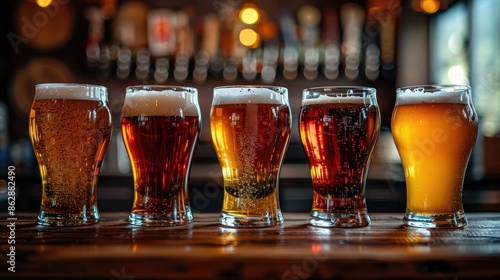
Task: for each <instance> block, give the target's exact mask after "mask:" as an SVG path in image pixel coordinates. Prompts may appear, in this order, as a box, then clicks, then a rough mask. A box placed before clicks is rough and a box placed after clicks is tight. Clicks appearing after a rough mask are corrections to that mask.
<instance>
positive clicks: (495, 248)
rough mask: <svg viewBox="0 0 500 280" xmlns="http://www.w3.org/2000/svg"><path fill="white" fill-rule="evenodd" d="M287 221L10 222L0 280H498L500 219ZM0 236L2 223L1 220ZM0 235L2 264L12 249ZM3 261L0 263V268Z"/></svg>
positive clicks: (120, 218)
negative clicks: (435, 223) (428, 224)
mask: <svg viewBox="0 0 500 280" xmlns="http://www.w3.org/2000/svg"><path fill="white" fill-rule="evenodd" d="M307 217H308V215H307V214H285V225H284V226H283V227H276V228H252V229H234V228H228V227H223V226H220V225H219V223H218V221H217V219H218V215H217V214H198V215H195V222H194V223H193V224H192V225H189V226H181V227H146V228H145V227H136V226H132V225H130V224H129V223H128V221H127V213H121V212H120V213H104V215H103V216H102V219H101V221H100V222H99V223H98V224H96V225H92V226H84V227H60V228H54V227H44V226H38V225H36V214H33V213H30V214H18V215H17V220H16V221H15V231H14V232H15V267H16V272H15V273H12V272H10V271H8V270H7V269H6V268H4V269H3V270H2V271H0V275H1V277H2V279H4V278H5V277H6V276H8V277H13V276H15V277H23V278H50V279H54V278H57V277H63V278H66V279H68V278H95V279H170V278H172V279H226V278H227V279H255V278H260V279H263V278H264V279H322V278H332V277H333V278H336V277H340V278H344V279H345V278H363V279H367V278H371V279H374V278H384V279H388V278H402V277H404V278H421V277H427V278H440V279H443V278H452V279H453V278H456V277H458V278H459V279H467V278H471V279H478V278H494V277H496V276H499V275H500V267H499V266H498V263H500V214H498V213H470V214H468V215H467V217H468V219H469V225H468V226H467V227H466V228H465V229H453V230H446V229H439V230H427V229H418V228H404V227H403V226H402V217H403V215H402V214H371V218H372V224H371V225H370V226H368V227H364V228H352V229H333V228H319V227H312V226H309V225H308V224H307ZM0 222H1V224H2V228H3V229H5V228H6V227H7V225H8V224H9V223H10V220H7V218H6V217H5V216H3V217H2V218H1V219H0ZM9 234H10V235H12V233H9V231H8V230H2V232H1V237H2V243H1V247H0V248H2V250H1V251H2V256H4V257H3V258H2V259H5V256H6V254H7V253H9V251H10V250H11V248H10V246H11V245H9V244H8V243H7V240H8V238H9ZM7 261H8V259H7Z"/></svg>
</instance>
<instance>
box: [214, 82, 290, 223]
mask: <svg viewBox="0 0 500 280" xmlns="http://www.w3.org/2000/svg"><path fill="white" fill-rule="evenodd" d="M290 116H291V111H290V106H289V102H288V91H287V89H286V88H282V87H273V86H226V87H218V88H215V89H214V96H213V101H212V109H211V115H210V131H211V134H212V141H213V144H214V148H215V152H216V154H217V157H218V159H219V163H220V165H221V168H222V175H223V180H224V201H223V206H222V213H221V216H220V222H221V224H223V225H226V226H233V227H265V226H277V225H281V224H282V223H283V216H282V214H281V210H280V207H279V201H278V179H279V178H278V177H279V173H280V168H281V164H282V162H283V158H284V156H285V152H286V150H287V148H288V142H289V141H290V127H291V118H290Z"/></svg>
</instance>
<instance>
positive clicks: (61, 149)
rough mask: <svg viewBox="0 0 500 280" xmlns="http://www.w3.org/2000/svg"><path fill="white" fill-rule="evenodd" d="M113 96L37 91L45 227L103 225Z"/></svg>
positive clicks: (94, 90) (36, 142)
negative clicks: (102, 175) (102, 187)
mask: <svg viewBox="0 0 500 280" xmlns="http://www.w3.org/2000/svg"><path fill="white" fill-rule="evenodd" d="M111 129H112V124H111V114H110V111H109V108H108V103H107V90H106V88H104V87H100V86H92V85H71V84H41V85H37V87H36V94H35V99H34V101H33V104H32V107H31V112H30V117H29V134H30V139H31V142H32V145H33V150H34V152H35V155H36V158H37V160H38V164H39V168H40V174H41V178H42V188H43V192H42V202H41V208H40V213H39V216H38V222H39V224H42V225H84V224H92V223H96V222H97V221H98V220H99V213H98V209H97V176H98V174H99V171H100V167H101V163H102V160H103V157H104V154H105V152H106V149H107V146H108V143H109V140H110V137H111Z"/></svg>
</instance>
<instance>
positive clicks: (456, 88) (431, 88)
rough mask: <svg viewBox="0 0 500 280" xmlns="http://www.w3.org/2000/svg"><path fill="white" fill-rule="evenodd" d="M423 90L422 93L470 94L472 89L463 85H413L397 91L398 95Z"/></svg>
mask: <svg viewBox="0 0 500 280" xmlns="http://www.w3.org/2000/svg"><path fill="white" fill-rule="evenodd" d="M415 89H423V92H422V93H431V92H432V93H435V92H448V93H450V92H457V93H459V92H464V91H466V92H470V91H471V87H470V86H469V85H461V84H422V85H411V86H403V87H399V88H397V89H396V93H400V92H405V91H407V90H415Z"/></svg>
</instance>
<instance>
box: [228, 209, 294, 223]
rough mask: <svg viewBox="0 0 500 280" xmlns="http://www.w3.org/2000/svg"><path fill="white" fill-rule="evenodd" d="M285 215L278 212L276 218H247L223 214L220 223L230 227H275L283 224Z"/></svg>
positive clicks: (268, 216)
mask: <svg viewBox="0 0 500 280" xmlns="http://www.w3.org/2000/svg"><path fill="white" fill-rule="evenodd" d="M283 221H284V220H283V215H282V214H281V211H279V210H278V212H277V213H276V215H275V216H271V215H267V216H245V215H233V214H229V213H227V212H222V213H221V215H220V218H219V222H220V223H221V224H222V225H225V226H228V227H273V226H281V225H282V224H283Z"/></svg>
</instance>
